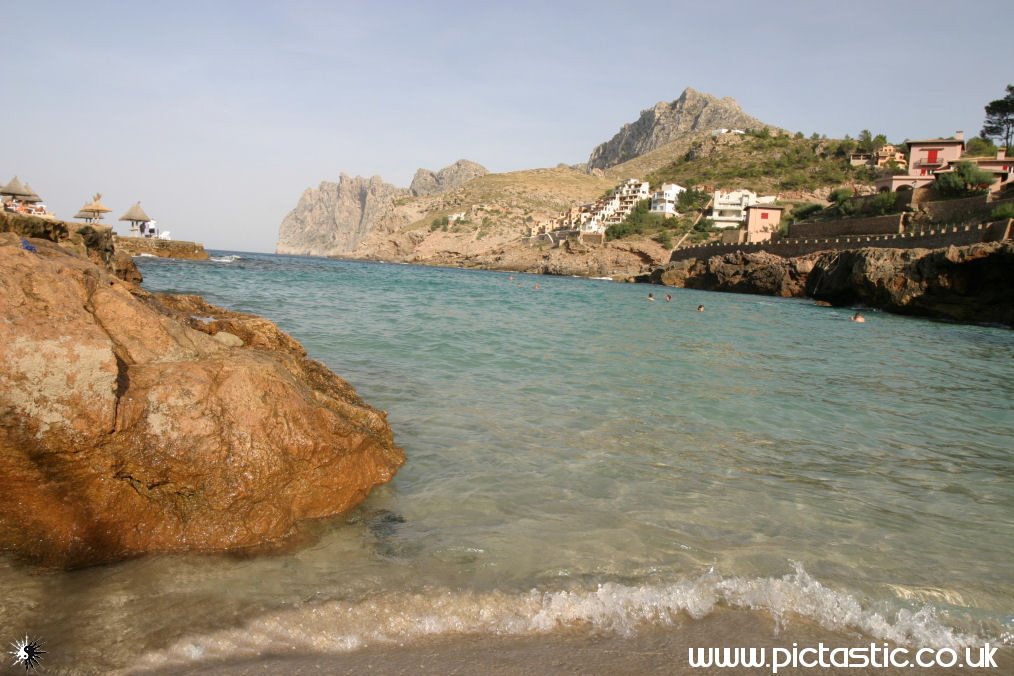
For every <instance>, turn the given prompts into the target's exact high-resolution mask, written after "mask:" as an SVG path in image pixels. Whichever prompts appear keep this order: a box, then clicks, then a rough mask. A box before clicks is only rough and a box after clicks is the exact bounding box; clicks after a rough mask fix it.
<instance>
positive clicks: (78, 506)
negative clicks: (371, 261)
mask: <svg viewBox="0 0 1014 676" xmlns="http://www.w3.org/2000/svg"><path fill="white" fill-rule="evenodd" d="M30 243H31V245H33V246H35V247H36V249H37V251H36V252H31V251H28V250H25V249H23V248H22V247H21V242H20V236H16V235H13V234H0V317H3V321H0V344H3V345H4V349H3V350H2V351H0V494H2V495H3V497H4V499H3V500H2V501H0V548H2V550H3V551H6V552H9V553H12V554H14V555H16V556H18V557H22V558H25V559H28V560H31V561H34V562H37V563H40V564H45V565H56V566H77V565H85V564H92V563H97V562H105V561H112V560H116V559H119V558H123V557H128V556H133V555H138V554H142V553H146V552H167V551H182V550H222V549H229V548H236V547H247V546H252V545H258V544H261V543H264V542H267V541H271V540H275V539H277V538H280V537H282V536H285V535H286V534H288V533H290V532H291V531H292V529H293V528H294V526H295V525H296V524H297V523H298V522H299V521H300V520H302V519H308V518H317V517H324V516H329V515H333V514H337V513H340V512H342V511H344V510H347V509H348V508H350V507H352V506H353V505H355V504H356V503H358V502H359V501H361V500H362V499H363V498H364V497H365V496H366V495H367V494H368V493H369V491H370V490H371V489H372V488H373V487H374V486H375V485H377V484H379V483H382V482H384V481H387V480H389V479H390V478H391V476H392V475H393V474H394V472H395V471H396V469H397V468H398V467H399V466H400V465H401V464H402V463H403V461H404V454H403V452H402V450H401V449H400V448H399V447H398V446H396V445H395V444H394V441H393V435H392V431H391V429H390V427H389V426H388V424H387V422H386V418H385V414H384V413H383V412H382V411H378V410H376V409H373V408H371V407H370V406H368V405H367V404H365V403H364V402H363V401H362V400H361V399H360V398H359V397H358V396H357V395H356V393H355V392H354V391H353V389H352V387H351V386H349V385H348V383H346V382H345V381H343V380H342V379H340V378H338V377H337V376H335V375H334V374H333V373H331V372H330V371H328V370H327V369H326V368H325V367H324V366H323V365H322V364H320V363H318V362H315V361H312V360H309V359H306V358H304V357H303V356H302V354H303V353H302V348H301V347H299V346H298V343H295V341H293V340H292V339H291V338H289V337H288V336H285V335H284V334H283V333H282V332H280V331H278V330H277V328H276V327H274V326H273V325H271V324H270V322H267V321H266V320H262V319H260V318H252V317H249V316H247V315H241V314H240V313H231V312H227V311H224V310H220V309H218V308H214V307H212V306H209V305H207V304H205V303H203V302H201V303H198V302H197V301H196V300H194V299H192V298H191V299H188V298H184V299H180V300H178V301H175V302H173V305H174V307H176V308H177V309H170V308H167V307H165V305H164V304H163V302H162V301H160V300H159V298H157V297H155V296H152V295H151V294H147V293H146V292H144V291H142V290H141V289H139V288H137V287H135V286H132V285H130V284H127V283H125V282H123V281H121V280H119V279H117V278H115V277H114V276H112V275H111V274H109V273H108V272H107V271H105V270H104V269H101V268H99V267H97V266H96V265H94V264H92V263H90V262H88V261H85V260H82V259H81V258H79V257H75V256H73V255H70V254H68V253H67V252H65V251H63V250H62V249H61V248H60V247H58V246H56V245H55V244H53V243H51V242H47V241H43V240H39V239H32V240H30ZM167 302H168V299H167ZM195 311H196V312H199V315H198V316H196V317H194V316H191V313H193V312H195ZM213 334H217V335H213ZM223 338H224V340H223ZM237 341H240V342H242V344H243V346H242V347H240V346H238V345H239V343H238V342H237Z"/></svg>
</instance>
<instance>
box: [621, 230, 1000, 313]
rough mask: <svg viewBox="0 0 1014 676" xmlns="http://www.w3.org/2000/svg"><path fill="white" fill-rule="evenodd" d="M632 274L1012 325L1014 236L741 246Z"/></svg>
mask: <svg viewBox="0 0 1014 676" xmlns="http://www.w3.org/2000/svg"><path fill="white" fill-rule="evenodd" d="M637 281H641V282H647V283H652V284H662V285H666V286H675V287H685V288H691V289H701V290H707V291H726V292H733V293H754V294H761V295H770V296H782V297H792V298H813V299H814V300H817V301H821V302H826V303H828V304H830V305H835V306H856V305H861V306H866V307H871V308H876V309H880V310H885V311H888V312H892V313H897V314H906V315H916V316H923V317H930V318H936V319H947V320H953V321H959V322H971V323H989V324H1002V325H1004V326H1009V327H1014V242H1011V241H1005V242H984V243H980V244H972V245H970V246H961V247H959V246H950V247H947V248H944V249H886V248H873V247H870V248H861V249H849V250H843V251H824V252H817V253H813V254H809V255H806V256H800V257H797V258H782V257H780V256H775V255H773V254H770V253H767V252H764V251H760V252H756V253H744V252H742V251H738V252H734V253H727V254H724V255H719V256H712V257H710V258H707V259H700V258H690V259H685V260H681V261H677V262H673V263H668V264H666V265H660V266H657V267H655V268H653V269H652V270H651V271H650V272H649V273H648V274H646V275H643V276H641V277H639V278H638V280H637Z"/></svg>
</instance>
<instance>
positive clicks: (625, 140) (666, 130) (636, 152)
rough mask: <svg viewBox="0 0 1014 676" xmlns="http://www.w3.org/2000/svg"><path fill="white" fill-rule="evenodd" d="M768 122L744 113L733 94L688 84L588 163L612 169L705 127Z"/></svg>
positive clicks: (754, 125) (744, 126)
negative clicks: (706, 91) (715, 93)
mask: <svg viewBox="0 0 1014 676" xmlns="http://www.w3.org/2000/svg"><path fill="white" fill-rule="evenodd" d="M767 126H768V125H766V124H764V123H763V122H761V121H760V120H758V119H756V118H753V117H750V116H749V115H747V114H746V113H744V112H743V109H742V108H740V107H739V104H738V103H736V100H735V99H733V98H730V97H728V96H727V97H725V98H723V99H718V98H716V97H714V96H711V95H710V94H703V93H701V92H698V91H695V90H693V89H690V88H689V87H688V88H687V89H686V90H684V91H683V93H682V94H681V95H680V97H679V98H678V99H676V100H675V101H673V102H671V103H666V102H664V101H660V102H658V103H656V104H655V105H654V106H653V107H652V108H648V109H647V110H642V111H641V116H640V117H639V118H638V119H637V121H636V122H633V123H629V124H625V125H623V127H621V128H620V131H619V132H617V133H616V135H615V136H613V138H611V139H610V140H608V141H606V142H605V143H603V144H601V145H599V146H598V147H596V148H595V150H593V151H592V154H591V157H589V158H588V167H589V169H608V168H609V167H612V166H615V165H617V164H621V163H623V162H626V161H628V160H632V159H634V158H635V157H639V156H641V155H644V154H645V153H648V152H651V151H652V150H655V149H656V148H659V147H661V146H664V145H666V144H667V143H672V142H673V141H676V140H678V139H680V138H683V137H685V136H690V135H693V134H696V133H699V132H702V131H709V132H710V131H713V130H715V129H723V128H726V129H742V130H746V129H760V128H762V127H767Z"/></svg>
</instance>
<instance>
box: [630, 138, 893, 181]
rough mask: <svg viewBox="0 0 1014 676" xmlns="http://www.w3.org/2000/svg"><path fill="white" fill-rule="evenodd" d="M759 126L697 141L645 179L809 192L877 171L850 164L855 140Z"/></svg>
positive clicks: (867, 177)
mask: <svg viewBox="0 0 1014 676" xmlns="http://www.w3.org/2000/svg"><path fill="white" fill-rule="evenodd" d="M764 131H766V132H767V133H766V134H765V133H764V132H761V131H756V132H751V133H748V134H746V135H744V136H743V137H742V141H741V142H740V143H737V144H730V145H727V146H717V145H716V143H717V142H716V141H715V140H713V139H703V140H701V141H698V142H697V143H696V144H695V145H694V146H693V147H691V149H690V150H689V151H688V152H687V153H685V154H684V156H683V157H681V158H680V159H678V160H676V161H674V162H672V163H670V164H668V165H666V166H664V167H662V168H661V169H659V170H657V171H654V172H652V173H651V174H649V175H648V176H647V177H646V180H648V181H650V182H651V184H652V185H658V184H661V183H678V184H680V185H684V186H691V185H701V184H706V185H712V186H714V187H716V188H722V189H736V188H747V189H749V190H753V191H754V192H757V193H772V192H782V191H787V190H797V191H812V190H816V189H818V188H824V187H829V186H838V185H841V184H843V183H846V182H848V181H849V180H859V181H862V182H866V181H868V180H872V179H873V178H875V175H876V172H871V171H870V170H869V168H866V167H861V168H857V167H853V166H851V165H850V164H849V156H850V155H851V153H852V152H853V151H854V150H855V148H856V147H857V146H858V144H857V142H856V141H853V140H851V139H846V140H828V139H824V138H812V137H811V138H810V139H801V138H798V136H796V137H793V136H787V135H773V134H771V133H770V131H768V130H766V129H765V130H764ZM877 138H879V137H877Z"/></svg>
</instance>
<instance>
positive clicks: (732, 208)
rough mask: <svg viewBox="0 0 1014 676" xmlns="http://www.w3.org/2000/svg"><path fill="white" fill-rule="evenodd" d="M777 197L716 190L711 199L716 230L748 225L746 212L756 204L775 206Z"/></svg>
mask: <svg viewBox="0 0 1014 676" xmlns="http://www.w3.org/2000/svg"><path fill="white" fill-rule="evenodd" d="M775 199H776V198H775V197H773V196H772V197H757V193H755V192H753V191H752V190H732V191H729V192H726V191H724V190H716V191H715V193H714V195H712V198H711V217H710V218H711V220H712V221H714V222H715V227H716V228H739V227H741V226H742V225H743V224H744V223H746V210H747V208H749V207H752V206H753V205H754V204H773V203H774V202H775Z"/></svg>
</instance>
